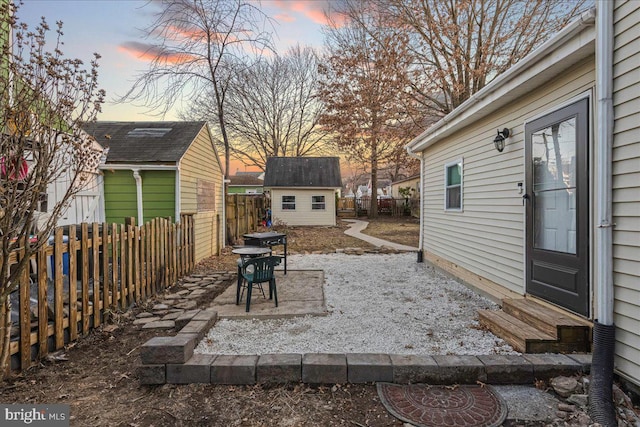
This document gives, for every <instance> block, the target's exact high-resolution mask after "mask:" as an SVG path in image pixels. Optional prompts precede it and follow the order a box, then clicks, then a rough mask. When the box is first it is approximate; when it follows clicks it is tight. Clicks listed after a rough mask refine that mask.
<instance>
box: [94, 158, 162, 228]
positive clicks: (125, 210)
mask: <svg viewBox="0 0 640 427" xmlns="http://www.w3.org/2000/svg"><path fill="white" fill-rule="evenodd" d="M140 177H141V178H142V209H143V220H144V221H145V222H146V221H151V220H152V219H154V218H158V217H160V218H169V217H171V218H172V219H174V218H175V172H174V171H155V170H143V171H140ZM104 200H105V216H106V221H107V222H115V223H118V224H123V223H124V219H125V218H127V217H133V218H136V219H137V218H138V204H137V192H136V181H135V179H134V178H133V171H131V170H105V171H104Z"/></svg>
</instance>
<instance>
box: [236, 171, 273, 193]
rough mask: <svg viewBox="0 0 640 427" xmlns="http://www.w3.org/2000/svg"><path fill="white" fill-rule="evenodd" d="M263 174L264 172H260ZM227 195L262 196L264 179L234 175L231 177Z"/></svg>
mask: <svg viewBox="0 0 640 427" xmlns="http://www.w3.org/2000/svg"><path fill="white" fill-rule="evenodd" d="M259 173H260V174H262V172H259ZM229 181H231V182H229V184H227V194H262V192H263V191H264V190H263V188H262V186H263V184H264V178H262V179H261V178H258V177H257V176H255V175H237V174H236V175H234V176H230V177H229Z"/></svg>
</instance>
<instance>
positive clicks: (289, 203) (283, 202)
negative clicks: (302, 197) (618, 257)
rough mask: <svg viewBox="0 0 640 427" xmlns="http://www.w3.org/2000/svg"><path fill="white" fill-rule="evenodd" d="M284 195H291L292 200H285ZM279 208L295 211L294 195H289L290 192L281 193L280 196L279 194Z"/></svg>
mask: <svg viewBox="0 0 640 427" xmlns="http://www.w3.org/2000/svg"><path fill="white" fill-rule="evenodd" d="M285 197H293V202H285V201H284V198H285ZM285 205H286V206H291V205H292V206H293V208H285ZM280 209H282V210H283V211H287V212H289V211H295V210H296V196H295V195H291V194H283V195H282V196H280Z"/></svg>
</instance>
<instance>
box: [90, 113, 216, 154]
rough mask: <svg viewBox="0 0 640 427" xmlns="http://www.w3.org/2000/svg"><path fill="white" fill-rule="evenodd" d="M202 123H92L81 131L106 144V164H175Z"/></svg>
mask: <svg viewBox="0 0 640 427" xmlns="http://www.w3.org/2000/svg"><path fill="white" fill-rule="evenodd" d="M204 126H206V122H95V123H87V124H85V126H84V130H85V131H86V132H87V133H88V134H89V135H91V136H93V137H94V138H95V139H96V141H98V142H99V143H100V144H101V145H102V146H104V147H109V154H108V156H107V164H109V163H177V162H178V161H179V160H180V159H181V158H182V156H183V155H184V153H185V152H186V151H187V149H188V148H189V146H190V145H191V143H192V142H193V141H194V139H195V138H196V136H197V135H198V133H199V132H200V130H201V129H202V128H203V127H204Z"/></svg>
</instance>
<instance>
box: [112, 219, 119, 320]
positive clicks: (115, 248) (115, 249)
mask: <svg viewBox="0 0 640 427" xmlns="http://www.w3.org/2000/svg"><path fill="white" fill-rule="evenodd" d="M118 243H119V240H118V225H117V224H111V309H112V310H117V309H118V267H119V264H118Z"/></svg>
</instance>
